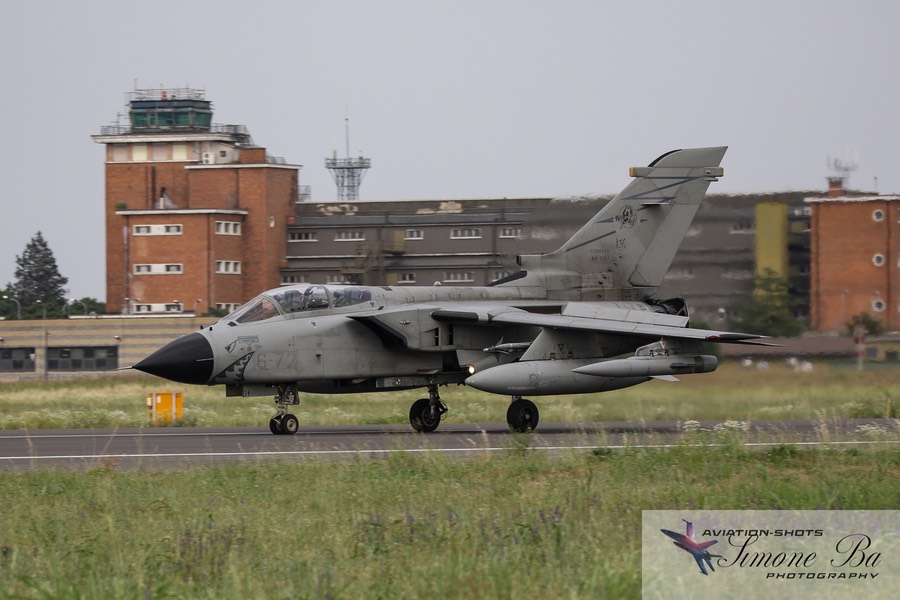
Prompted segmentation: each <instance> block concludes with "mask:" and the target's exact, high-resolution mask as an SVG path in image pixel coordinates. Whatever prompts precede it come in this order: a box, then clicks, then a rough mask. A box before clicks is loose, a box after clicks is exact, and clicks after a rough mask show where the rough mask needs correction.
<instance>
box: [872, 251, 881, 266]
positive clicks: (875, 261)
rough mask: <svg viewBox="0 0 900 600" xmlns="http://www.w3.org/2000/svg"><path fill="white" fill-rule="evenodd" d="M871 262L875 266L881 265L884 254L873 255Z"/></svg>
mask: <svg viewBox="0 0 900 600" xmlns="http://www.w3.org/2000/svg"><path fill="white" fill-rule="evenodd" d="M872 264H873V265H875V266H876V267H883V266H884V255H883V254H876V255H875V256H873V257H872Z"/></svg>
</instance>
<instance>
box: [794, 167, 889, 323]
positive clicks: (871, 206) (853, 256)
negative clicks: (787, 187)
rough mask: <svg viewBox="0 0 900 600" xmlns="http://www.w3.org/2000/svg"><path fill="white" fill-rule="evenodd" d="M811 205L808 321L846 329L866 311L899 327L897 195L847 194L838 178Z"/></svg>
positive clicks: (809, 200) (813, 199)
mask: <svg viewBox="0 0 900 600" xmlns="http://www.w3.org/2000/svg"><path fill="white" fill-rule="evenodd" d="M806 202H807V203H809V204H810V205H811V207H812V239H811V248H810V252H811V257H810V317H811V319H810V320H811V323H810V325H811V327H812V328H813V329H815V330H817V331H831V330H844V329H845V327H846V324H847V322H848V321H849V320H850V319H851V317H853V316H854V315H857V314H859V313H869V314H870V315H872V316H873V317H875V318H877V319H880V320H882V321H883V322H884V324H885V326H886V327H887V328H888V329H889V330H898V329H900V196H877V195H853V196H850V195H847V194H846V193H845V192H844V189H843V182H842V180H841V179H840V178H838V177H834V178H830V179H829V190H828V193H827V195H826V196H824V197H818V198H807V199H806Z"/></svg>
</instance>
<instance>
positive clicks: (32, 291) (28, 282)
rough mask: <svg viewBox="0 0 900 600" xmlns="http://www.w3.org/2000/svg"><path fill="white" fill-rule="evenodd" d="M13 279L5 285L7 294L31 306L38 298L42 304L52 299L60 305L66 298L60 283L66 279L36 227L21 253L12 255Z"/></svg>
mask: <svg viewBox="0 0 900 600" xmlns="http://www.w3.org/2000/svg"><path fill="white" fill-rule="evenodd" d="M15 276H16V281H15V282H14V283H12V284H10V285H9V286H8V289H9V290H10V291H11V294H10V296H11V297H13V298H15V299H16V300H18V301H19V302H21V303H22V306H23V307H25V306H29V307H30V306H31V305H33V304H35V303H36V302H37V301H38V300H40V302H41V303H42V304H44V305H45V306H48V305H49V303H54V304H55V305H56V306H57V307H61V306H62V305H63V304H64V303H65V301H66V292H65V288H64V286H65V285H66V284H67V283H68V282H69V279H68V278H67V277H63V276H62V275H60V273H59V268H57V266H56V258H54V256H53V251H52V250H50V246H48V245H47V242H46V241H45V240H44V236H43V235H41V232H40V231H38V232H37V233H36V234H35V236H34V237H33V238H31V241H30V242H28V244H26V246H25V251H24V252H22V255H21V256H17V257H16V272H15Z"/></svg>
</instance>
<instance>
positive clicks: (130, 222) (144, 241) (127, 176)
mask: <svg viewBox="0 0 900 600" xmlns="http://www.w3.org/2000/svg"><path fill="white" fill-rule="evenodd" d="M265 156H266V151H265V148H252V149H243V150H241V163H240V166H238V165H234V166H221V165H217V166H210V167H206V168H202V167H201V168H198V167H197V165H196V164H195V163H107V165H106V247H107V254H106V277H107V285H106V288H107V289H106V299H107V311H108V312H110V313H119V312H122V309H123V307H124V304H125V300H124V299H125V298H126V297H130V298H131V299H132V300H133V301H134V300H135V299H140V303H142V304H160V303H169V302H172V301H173V300H179V301H180V302H181V303H182V305H183V307H184V310H185V311H191V310H194V309H195V308H196V309H197V310H199V311H205V310H206V309H207V308H208V307H214V306H215V305H216V304H217V303H242V302H246V301H247V300H249V299H251V298H252V297H253V296H255V295H257V294H259V293H260V292H262V291H264V290H267V289H270V288H273V287H276V286H278V285H279V283H280V282H279V268H280V267H281V266H283V265H286V255H287V240H286V237H287V234H286V225H287V222H288V219H290V218H292V217H293V214H294V201H295V199H296V195H297V169H296V168H294V167H287V168H285V167H280V166H273V165H268V164H266V163H265ZM250 160H259V161H260V162H259V165H258V166H252V163H248V162H247V161H250ZM187 164H191V165H192V167H194V168H190V169H186V168H185V166H186V165H187ZM163 187H165V188H166V194H167V196H168V197H169V199H170V201H171V202H173V203H174V204H175V205H176V206H177V208H184V209H219V210H245V211H247V212H248V214H247V215H223V214H193V215H185V214H176V213H169V212H167V211H160V213H159V214H154V215H130V216H122V215H117V214H116V212H117V211H118V210H121V208H120V205H124V206H125V210H154V209H157V208H158V200H159V194H160V190H161V188H163ZM217 220H227V221H240V222H241V223H242V231H241V235H240V236H227V235H216V234H215V222H216V221H217ZM175 223H179V224H181V225H182V226H183V228H184V229H183V232H182V235H180V236H146V237H144V236H134V235H133V227H134V225H141V224H175ZM124 228H127V231H128V243H129V245H130V256H129V257H127V260H126V256H125V250H126V249H125V237H124V236H123V229H124ZM217 260H230V261H239V262H240V263H241V274H240V275H233V274H216V273H215V267H216V261H217ZM138 263H153V264H158V263H180V264H183V265H184V271H183V273H182V274H181V275H136V274H134V273H133V268H134V265H135V264H138ZM129 280H130V284H129ZM198 299H199V300H200V302H197V300H198Z"/></svg>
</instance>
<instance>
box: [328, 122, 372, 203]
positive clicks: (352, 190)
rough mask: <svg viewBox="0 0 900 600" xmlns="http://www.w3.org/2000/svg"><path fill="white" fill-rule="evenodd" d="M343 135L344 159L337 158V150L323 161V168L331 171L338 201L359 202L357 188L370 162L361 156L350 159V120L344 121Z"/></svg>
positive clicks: (370, 164)
mask: <svg viewBox="0 0 900 600" xmlns="http://www.w3.org/2000/svg"><path fill="white" fill-rule="evenodd" d="M344 134H345V136H346V141H347V156H346V158H338V155H337V150H335V151H334V155H333V156H332V157H331V158H326V159H325V168H326V169H328V170H329V171H331V177H332V178H333V179H334V183H335V184H337V191H338V200H359V186H360V184H361V183H362V180H363V177H365V176H366V170H367V169H369V167H371V166H372V161H371V160H370V159H368V158H365V157H364V156H362V153H360V155H359V156H358V157H356V158H351V157H350V119H349V118H346V119H344Z"/></svg>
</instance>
